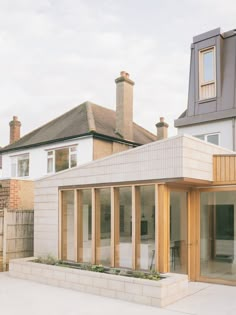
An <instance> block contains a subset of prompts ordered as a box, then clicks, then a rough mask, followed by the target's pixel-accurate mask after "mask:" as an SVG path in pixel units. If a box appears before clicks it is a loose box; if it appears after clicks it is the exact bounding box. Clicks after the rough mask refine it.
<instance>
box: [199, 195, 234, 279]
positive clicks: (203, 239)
mask: <svg viewBox="0 0 236 315" xmlns="http://www.w3.org/2000/svg"><path fill="white" fill-rule="evenodd" d="M235 209H236V191H217V192H202V193H201V211H200V218H201V220H200V224H201V229H200V276H201V277H205V278H208V279H210V278H211V279H214V278H215V279H222V280H226V281H235V280H236V263H235V261H236V260H235V252H236V229H235V219H236V215H235Z"/></svg>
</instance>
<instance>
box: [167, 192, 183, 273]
mask: <svg viewBox="0 0 236 315" xmlns="http://www.w3.org/2000/svg"><path fill="white" fill-rule="evenodd" d="M169 250H170V253H169V257H170V259H169V270H170V272H174V273H183V274H187V272H188V192H186V191H171V192H170V247H169Z"/></svg>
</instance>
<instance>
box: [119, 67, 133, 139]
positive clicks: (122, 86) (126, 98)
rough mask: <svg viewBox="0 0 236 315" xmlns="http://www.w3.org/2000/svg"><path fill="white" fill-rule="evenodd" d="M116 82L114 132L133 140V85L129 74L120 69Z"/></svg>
mask: <svg viewBox="0 0 236 315" xmlns="http://www.w3.org/2000/svg"><path fill="white" fill-rule="evenodd" d="M115 82H116V132H117V133H118V134H119V135H121V136H122V137H123V138H124V139H126V140H130V141H133V86H134V82H133V81H132V80H130V78H129V74H128V73H127V72H125V71H121V73H120V77H119V78H117V79H116V80H115Z"/></svg>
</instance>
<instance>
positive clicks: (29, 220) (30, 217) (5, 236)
mask: <svg viewBox="0 0 236 315" xmlns="http://www.w3.org/2000/svg"><path fill="white" fill-rule="evenodd" d="M33 229H34V212H33V210H14V211H12V210H11V211H9V210H7V209H6V208H4V209H3V210H0V271H5V270H7V269H8V263H9V260H10V259H13V258H22V257H28V256H33V237H34V230H33Z"/></svg>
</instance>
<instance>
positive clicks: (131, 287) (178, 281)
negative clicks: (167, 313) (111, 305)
mask: <svg viewBox="0 0 236 315" xmlns="http://www.w3.org/2000/svg"><path fill="white" fill-rule="evenodd" d="M32 260H33V258H32V257H31V258H22V259H16V260H11V261H10V265H9V274H10V276H12V277H17V278H21V279H26V280H32V281H37V282H40V283H44V284H49V285H54V286H58V287H62V288H68V289H73V290H78V291H81V292H85V293H91V294H96V295H101V296H106V297H111V298H117V299H122V300H126V301H130V302H135V303H141V304H146V305H151V306H159V307H163V306H166V305H168V304H171V303H173V302H175V301H177V300H179V299H181V298H183V297H184V296H186V295H187V294H188V278H187V275H180V274H172V273H171V274H165V278H164V279H162V280H160V281H153V280H144V279H137V278H131V277H124V276H116V275H110V274H104V273H98V272H92V271H85V270H79V269H72V268H66V267H60V266H52V265H44V264H40V263H34V262H32Z"/></svg>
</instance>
